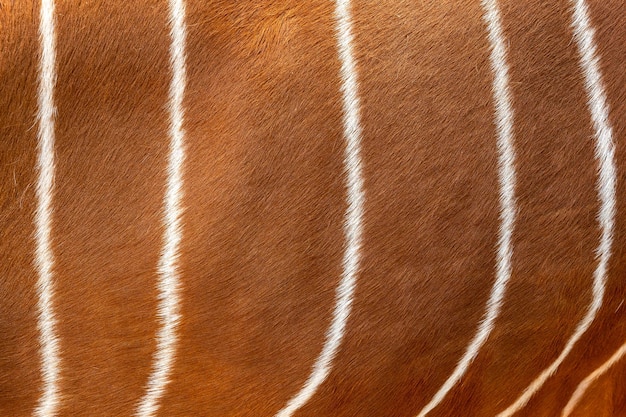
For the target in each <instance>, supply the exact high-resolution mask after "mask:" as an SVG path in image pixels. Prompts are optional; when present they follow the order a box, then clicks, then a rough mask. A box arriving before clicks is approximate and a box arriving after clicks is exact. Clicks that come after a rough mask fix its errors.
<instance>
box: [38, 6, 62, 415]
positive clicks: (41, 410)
mask: <svg viewBox="0 0 626 417" xmlns="http://www.w3.org/2000/svg"><path fill="white" fill-rule="evenodd" d="M39 36H40V41H41V60H40V62H39V90H38V107H39V108H38V113H37V117H38V119H39V131H38V149H37V151H38V152H37V170H38V174H39V175H38V178H37V188H36V196H37V209H36V212H35V227H36V231H35V240H36V250H35V267H36V269H37V274H38V279H37V296H38V300H37V308H38V310H39V316H38V323H37V325H38V327H39V343H40V344H41V360H42V364H41V368H42V370H41V371H42V379H43V390H42V391H43V392H42V395H41V397H40V398H39V403H38V404H37V408H36V409H35V413H34V414H35V416H37V417H50V416H54V415H55V414H56V412H57V408H58V406H59V386H58V385H59V372H60V367H61V363H60V358H59V339H58V337H57V334H56V318H55V316H54V302H53V298H54V280H53V277H52V274H53V272H52V270H53V267H54V256H53V253H52V248H51V238H50V231H51V222H52V195H53V189H54V115H55V107H54V84H55V79H56V74H55V65H56V64H55V54H56V52H55V47H56V40H55V32H54V1H53V0H42V2H41V10H40V21H39Z"/></svg>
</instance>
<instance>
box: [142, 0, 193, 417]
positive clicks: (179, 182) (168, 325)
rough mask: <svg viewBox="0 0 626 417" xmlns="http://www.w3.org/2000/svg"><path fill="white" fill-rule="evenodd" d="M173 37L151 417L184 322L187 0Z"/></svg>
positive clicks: (177, 12)
mask: <svg viewBox="0 0 626 417" xmlns="http://www.w3.org/2000/svg"><path fill="white" fill-rule="evenodd" d="M169 8H170V23H171V38H172V42H171V45H170V62H171V67H172V81H171V84H170V103H169V111H170V153H169V161H168V171H167V174H168V177H167V189H166V194H165V216H164V217H165V218H164V227H165V234H164V246H163V250H162V253H161V258H160V260H159V265H158V277H159V280H158V290H159V306H158V313H157V314H158V317H159V320H160V322H161V327H160V329H159V331H158V334H157V339H156V344H157V350H156V353H155V357H154V362H153V369H152V373H151V375H150V377H149V379H148V385H147V389H146V393H145V395H144V397H143V398H142V400H141V402H140V404H139V407H138V409H137V416H139V417H148V416H153V415H154V414H155V413H156V411H157V410H158V408H159V401H160V399H161V397H162V396H163V393H164V391H165V387H166V385H167V384H168V383H169V378H170V374H171V371H172V367H173V365H174V358H175V354H176V344H177V341H178V335H177V329H178V324H179V321H180V306H179V304H180V295H179V292H180V272H179V265H178V258H179V247H180V242H181V239H182V230H181V216H182V207H181V201H182V198H183V189H182V187H183V178H182V166H183V163H184V160H185V146H184V136H185V133H184V130H183V96H184V93H185V83H186V74H185V36H186V34H185V30H186V29H185V4H184V0H170V2H169Z"/></svg>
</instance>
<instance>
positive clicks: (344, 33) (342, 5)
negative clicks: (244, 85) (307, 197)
mask: <svg viewBox="0 0 626 417" xmlns="http://www.w3.org/2000/svg"><path fill="white" fill-rule="evenodd" d="M349 8H350V1H349V0H337V2H336V9H335V18H336V25H337V26H336V32H337V47H338V52H339V59H340V61H341V79H342V86H341V92H342V95H343V124H344V126H343V128H344V136H345V139H346V149H345V156H344V158H345V159H344V164H345V171H346V188H347V200H348V208H347V211H346V214H345V223H344V233H345V238H346V250H345V253H344V257H343V273H342V276H341V282H340V283H339V286H338V287H337V291H336V300H335V303H336V304H335V310H334V311H333V319H332V323H331V325H330V328H329V329H328V331H327V333H326V341H325V343H324V347H323V348H322V352H321V353H320V356H319V357H318V358H317V360H316V362H315V364H314V365H313V370H312V372H311V375H310V376H309V378H308V380H307V381H306V382H305V384H304V386H303V387H302V389H301V390H300V391H299V392H298V393H297V394H296V395H295V396H294V397H293V398H291V400H289V402H288V403H287V405H286V406H285V407H284V408H283V409H282V410H280V411H279V412H278V413H277V414H276V416H277V417H289V416H291V415H292V414H293V413H294V412H295V411H296V410H298V409H299V408H300V407H302V406H303V405H304V404H305V403H306V402H307V401H308V400H309V399H310V398H311V397H312V396H313V394H314V393H315V391H316V390H317V389H318V388H319V386H320V385H321V384H322V382H324V380H325V379H326V377H327V375H328V373H329V372H330V369H331V366H332V361H333V358H334V357H335V354H336V352H337V349H338V348H339V345H340V344H341V340H342V338H343V334H344V330H345V327H346V322H347V320H348V316H349V315H350V309H351V306H352V297H353V293H354V287H355V284H356V275H357V273H358V270H359V262H360V254H359V251H360V247H361V235H362V227H363V204H364V200H365V195H364V191H363V178H362V174H361V171H362V167H361V165H362V164H361V157H360V153H361V150H360V148H361V145H360V142H361V126H360V115H359V108H360V103H359V96H358V83H357V73H356V64H355V61H354V57H353V53H352V40H353V37H352V23H351V17H350V10H349Z"/></svg>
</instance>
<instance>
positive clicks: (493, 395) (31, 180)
mask: <svg viewBox="0 0 626 417" xmlns="http://www.w3.org/2000/svg"><path fill="white" fill-rule="evenodd" d="M588 3H589V11H590V17H591V22H592V24H593V25H594V28H595V40H596V43H597V49H598V54H599V58H600V64H601V65H600V69H601V71H602V76H603V80H604V85H605V87H606V92H607V98H608V102H609V106H610V122H611V124H612V126H613V128H614V132H613V133H614V141H615V144H616V162H617V173H618V178H617V195H616V200H617V203H618V204H617V218H616V222H615V233H614V243H613V253H612V258H611V262H610V265H609V269H608V282H607V291H606V295H605V302H604V304H603V306H602V309H601V310H600V312H599V313H598V317H597V319H596V320H595V321H594V323H593V324H592V326H591V328H590V329H589V331H588V332H587V333H586V334H585V335H584V336H583V338H582V339H581V340H580V341H579V342H578V343H577V345H576V346H575V348H574V350H573V351H572V352H571V354H570V355H569V357H568V358H567V359H566V360H565V362H564V363H563V365H562V366H561V367H560V368H559V370H558V371H557V373H556V374H555V375H554V376H553V377H552V378H550V379H549V380H548V382H547V383H546V384H545V386H544V387H543V388H542V389H541V390H540V391H539V392H538V393H537V395H535V396H534V397H533V398H532V400H531V401H530V403H529V404H528V406H526V407H525V408H524V409H523V410H521V411H520V412H519V413H518V414H517V415H519V416H558V415H560V413H561V410H562V409H563V407H564V406H565V404H566V403H567V401H568V400H569V398H570V396H571V395H572V393H573V391H574V390H575V389H576V387H577V385H578V384H579V383H580V381H582V380H583V379H584V378H585V377H586V376H587V375H589V374H590V373H591V372H592V371H593V370H595V369H596V368H597V367H598V366H600V365H601V364H602V363H603V362H604V361H606V360H607V359H608V358H609V357H610V356H611V355H612V354H613V353H614V352H615V351H616V350H617V349H618V348H619V346H621V345H622V344H623V343H624V342H626V305H624V304H623V301H624V294H625V293H626V284H625V281H624V279H623V278H624V276H626V249H625V248H626V216H625V215H624V213H625V212H626V206H625V202H626V185H625V183H624V180H626V174H625V172H626V163H625V162H624V161H626V150H625V144H626V59H625V57H626V55H625V54H626V9H624V5H623V4H622V1H621V0H589V1H588ZM498 5H499V7H500V9H501V15H502V24H503V34H504V36H505V38H506V40H505V44H506V46H507V48H508V62H509V66H510V74H509V76H510V90H511V94H512V97H511V100H512V106H513V110H514V121H515V125H514V132H513V133H514V146H515V149H516V156H517V158H516V164H515V168H516V173H517V179H518V181H517V185H516V196H517V203H518V204H517V217H516V224H515V229H514V234H513V240H512V244H513V258H512V260H513V265H512V268H513V272H512V276H511V280H510V283H509V285H508V287H507V290H506V295H505V298H504V304H503V308H502V312H501V315H500V317H499V318H498V320H497V321H496V323H495V327H494V330H493V332H492V334H491V336H490V338H489V339H488V341H487V342H486V343H485V345H484V346H483V348H482V349H481V351H480V352H479V354H478V356H477V358H476V359H475V361H474V362H473V363H472V365H471V366H470V368H469V370H468V372H467V374H466V375H465V376H464V377H463V378H462V379H461V381H460V383H459V384H457V385H456V386H455V387H454V388H453V389H452V390H451V392H450V393H449V394H448V396H447V397H446V398H445V399H444V401H443V402H442V403H441V404H440V405H439V406H438V407H437V408H435V409H434V410H433V411H432V412H431V414H430V415H432V416H438V417H444V416H446V417H447V416H477V417H482V416H487V417H491V416H494V415H495V414H497V413H498V412H500V411H502V410H504V409H505V408H506V407H508V406H509V405H510V404H511V403H512V402H513V401H514V400H515V399H517V397H518V396H519V395H520V394H521V392H522V391H523V390H524V389H525V388H526V386H528V384H529V383H530V382H531V381H532V380H533V379H534V378H535V377H536V376H537V375H538V374H539V373H540V372H541V371H542V370H543V369H545V368H546V367H547V366H548V365H549V364H550V363H551V362H552V361H553V360H554V359H555V358H556V357H557V356H558V355H559V354H560V352H561V350H562V349H563V346H564V344H565V342H566V341H567V340H568V338H569V337H570V336H571V334H572V333H573V331H574V328H575V327H576V325H577V323H578V322H579V321H580V320H581V318H582V317H583V315H584V314H585V311H586V309H587V306H588V304H589V303H590V301H591V284H592V275H593V272H594V270H595V268H596V262H597V258H596V256H595V253H594V251H595V249H596V247H597V245H598V239H599V237H600V230H599V228H598V223H597V220H596V217H597V212H598V209H599V201H598V197H597V191H596V181H597V172H598V165H597V161H596V159H595V157H594V136H593V135H594V131H593V127H592V124H591V119H590V115H589V111H588V108H587V95H586V91H585V86H584V79H583V75H582V72H581V67H580V63H579V56H578V51H577V49H576V44H575V42H574V41H573V39H572V28H571V2H569V1H567V0H557V1H552V2H546V1H540V0H522V1H520V0H501V1H499V2H498ZM350 10H351V14H352V22H353V34H354V43H353V45H352V46H353V49H354V58H355V61H356V70H357V73H358V74H357V78H358V93H359V96H360V100H361V127H362V130H363V133H362V137H361V141H362V142H361V146H362V155H361V156H362V160H363V176H364V191H365V213H364V225H363V242H362V243H363V244H362V250H361V256H362V262H361V266H360V270H359V273H358V275H357V285H356V290H355V293H354V302H353V305H352V313H351V315H350V317H349V319H348V324H347V328H346V332H345V335H344V338H343V341H342V344H341V346H340V348H339V351H338V353H337V355H336V357H335V359H334V362H333V368H332V371H331V372H330V374H329V376H328V378H327V380H326V381H325V382H324V383H323V384H322V385H321V386H320V388H319V390H318V391H317V392H316V394H315V395H314V396H313V397H312V398H311V400H310V401H309V402H308V403H307V404H306V405H305V406H304V407H303V408H302V409H301V410H299V411H298V412H297V413H296V414H295V415H296V416H297V417H304V416H307V417H308V416H311V417H312V416H316V417H324V416H329V417H330V416H333V417H335V416H336V417H352V416H364V417H378V416H380V417H383V416H385V417H386V416H388V417H392V416H393V417H414V416H415V415H417V414H418V413H419V411H420V410H421V409H422V407H423V406H424V405H425V404H426V403H427V402H428V401H430V399H431V398H432V396H433V395H434V394H435V392H436V391H437V390H438V389H439V387H440V386H441V384H442V383H443V382H444V381H445V380H446V379H447V378H448V376H449V375H450V373H451V372H452V370H453V369H454V367H455V365H456V363H457V362H458V360H459V359H460V358H461V356H462V355H463V353H464V352H465V349H466V348H467V345H468V343H469V341H470V340H471V339H472V337H473V336H474V334H475V332H476V328H477V326H478V323H479V321H480V320H481V318H482V317H483V315H484V313H485V303H486V301H487V299H488V297H489V293H490V290H491V287H492V285H493V283H494V280H495V264H496V250H497V244H498V243H497V239H498V228H499V226H500V223H499V222H500V220H499V210H500V203H499V183H498V165H497V160H498V156H497V155H498V154H497V148H496V128H495V124H494V100H493V93H492V81H493V73H492V69H491V66H490V61H489V54H490V44H489V40H488V38H487V29H486V25H485V21H484V19H483V8H482V6H481V3H480V1H479V0H455V1H432V2H431V1H428V2H425V1H419V0H413V1H377V2H373V1H365V0H353V1H352V2H351V7H350ZM186 11H187V13H186V25H187V43H186V66H187V85H186V90H185V96H184V100H183V110H184V114H185V116H184V125H183V128H184V130H185V132H186V135H185V147H186V153H187V158H186V160H185V162H184V164H183V167H182V168H183V182H184V185H183V191H184V195H183V200H182V206H183V208H184V211H183V213H182V236H183V239H182V243H181V247H180V257H179V262H180V280H181V293H180V294H181V315H182V318H181V322H180V326H179V328H178V343H177V349H176V355H175V361H174V364H173V368H172V373H171V382H170V383H169V384H168V385H167V387H166V390H165V393H164V395H163V397H162V399H161V400H160V410H159V412H158V413H157V414H158V415H160V416H196V415H200V416H215V417H218V416H219V417H222V416H246V417H247V416H250V417H258V416H272V415H274V414H275V413H276V412H277V411H278V410H280V409H281V408H282V407H283V406H284V405H285V403H286V402H287V401H288V400H289V399H290V398H291V397H292V396H293V395H294V394H295V393H297V392H298V390H299V389H300V388H301V386H302V384H303V383H304V381H305V380H306V379H307V378H308V376H309V374H310V372H311V367H312V365H313V363H314V361H315V360H316V358H317V356H318V355H319V353H320V351H321V349H322V346H323V343H324V338H325V334H326V331H327V329H328V326H329V324H330V322H331V316H332V311H333V308H334V299H335V289H336V286H337V284H338V282H339V280H340V277H341V273H342V257H343V252H344V249H345V242H344V239H345V237H344V231H343V225H344V221H345V220H344V214H345V211H346V207H347V203H346V187H345V169H344V149H345V139H344V132H343V124H342V117H343V114H342V112H343V107H342V95H341V88H342V80H341V77H340V66H341V63H340V61H339V58H338V53H337V40H336V29H335V28H336V21H335V15H334V12H335V5H334V3H333V2H332V1H328V0H311V1H305V2H297V1H284V2H271V1H258V0H241V1H204V0H187V1H186ZM168 19H169V12H168V3H167V1H165V0H160V1H158V2H157V1H147V0H145V1H139V2H134V1H133V2H127V1H71V0H58V1H56V15H55V21H56V35H57V36H56V42H57V50H56V60H57V68H56V69H57V80H56V88H55V90H54V97H55V103H56V108H57V113H56V126H55V134H56V144H55V156H56V171H55V175H56V178H55V183H54V197H53V213H52V250H53V255H54V259H55V266H54V269H53V278H54V283H55V288H56V294H55V298H54V305H55V313H56V316H57V333H58V337H59V343H60V345H59V347H60V360H61V371H60V382H59V389H60V394H61V406H60V408H59V413H58V415H60V416H109V415H111V416H113V415H114V416H117V415H120V416H128V415H132V414H133V413H134V412H135V410H136V407H137V404H138V401H139V400H140V399H141V397H142V396H143V394H144V392H145V388H146V383H147V380H148V376H149V373H150V370H151V366H152V359H153V355H154V354H155V349H156V342H155V334H156V332H157V330H158V328H159V321H158V319H157V305H158V299H157V293H158V292H157V287H156V282H157V279H158V276H157V263H158V259H159V256H160V253H161V250H162V246H163V241H164V237H163V233H164V226H163V210H164V203H163V198H164V193H165V190H166V180H167V172H166V168H167V157H168V152H169V150H168V149H169V148H168V146H169V141H170V137H169V123H170V119H169V112H168V111H169V108H168V100H169V84H170V81H171V77H172V69H171V66H170V55H169V48H170V42H171V37H170V34H169V30H170V25H169V20H168ZM38 25H39V4H38V3H37V2H32V1H15V2H11V1H0V415H3V416H4V415H6V416H29V415H32V412H33V409H34V408H35V406H36V404H37V401H38V399H39V396H40V395H41V394H42V377H41V369H40V365H41V357H40V354H41V352H40V344H39V332H38V329H37V294H36V291H35V285H36V282H37V272H36V269H35V266H34V261H33V259H34V251H35V241H34V238H33V236H34V233H35V225H34V211H35V207H36V196H35V183H36V181H37V171H36V170H35V164H36V156H37V148H36V146H37V118H36V113H37V86H38V66H39V57H40V44H39V32H38ZM625 376H626V360H624V361H621V362H620V363H618V364H617V365H616V366H615V367H614V368H613V369H611V371H609V372H608V373H606V374H605V375H604V376H602V377H601V378H600V379H599V381H598V382H597V383H596V384H594V385H593V386H592V387H591V388H590V390H589V392H588V393H587V395H586V396H585V397H584V398H583V401H582V402H581V404H580V405H579V406H578V407H577V408H576V409H575V412H574V414H573V415H574V416H577V417H582V416H607V417H608V416H626V383H624V378H625Z"/></svg>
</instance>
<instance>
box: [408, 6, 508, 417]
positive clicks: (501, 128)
mask: <svg viewBox="0 0 626 417" xmlns="http://www.w3.org/2000/svg"><path fill="white" fill-rule="evenodd" d="M482 6H483V8H484V11H485V14H484V16H483V17H484V20H485V22H486V24H487V30H488V38H489V42H490V44H491V55H490V60H491V69H492V71H493V77H494V78H493V87H492V89H493V98H494V104H495V124H496V130H497V148H498V179H499V183H500V230H499V236H498V252H497V259H496V280H495V283H494V285H493V288H492V289H491V294H490V296H489V300H488V301H487V306H486V307H487V311H486V314H485V316H484V318H483V320H482V321H481V323H480V325H479V327H478V331H477V332H476V335H475V336H474V339H473V340H472V341H471V343H470V344H469V346H468V347H467V350H466V352H465V354H464V355H463V357H462V358H461V360H460V361H459V363H458V364H457V366H456V368H455V369H454V371H453V372H452V375H450V377H448V379H447V380H446V381H445V383H444V384H443V385H442V386H441V388H440V389H439V391H437V393H436V394H435V395H434V397H433V398H432V399H431V400H430V402H429V403H428V404H426V406H425V407H424V408H423V409H422V411H421V412H420V413H419V415H418V417H423V416H425V415H427V414H428V413H429V412H430V411H432V410H433V409H434V408H435V407H436V406H437V405H438V404H439V403H441V401H442V400H443V399H444V398H445V396H446V395H447V394H448V392H449V391H450V390H451V389H452V387H454V385H455V384H456V383H458V382H459V380H460V379H461V378H462V377H463V375H465V373H466V372H467V369H468V368H469V366H470V365H471V363H472V361H473V360H474V359H475V358H476V355H478V352H479V350H480V348H481V347H482V346H483V344H484V343H485V341H486V340H487V338H488V337H489V334H490V333H491V330H492V329H493V326H494V323H495V321H496V318H497V317H498V314H499V313H500V309H501V306H502V300H503V298H504V294H505V290H506V285H507V283H508V281H509V279H510V277H511V257H512V254H513V249H512V244H511V236H512V234H513V227H514V223H515V211H516V209H515V206H516V203H515V181H516V180H515V151H514V147H513V108H512V106H511V99H510V96H511V94H510V92H509V68H508V64H507V57H506V54H507V52H506V46H505V43H504V35H503V34H502V23H501V18H500V12H499V10H498V5H497V3H496V0H483V1H482Z"/></svg>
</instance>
